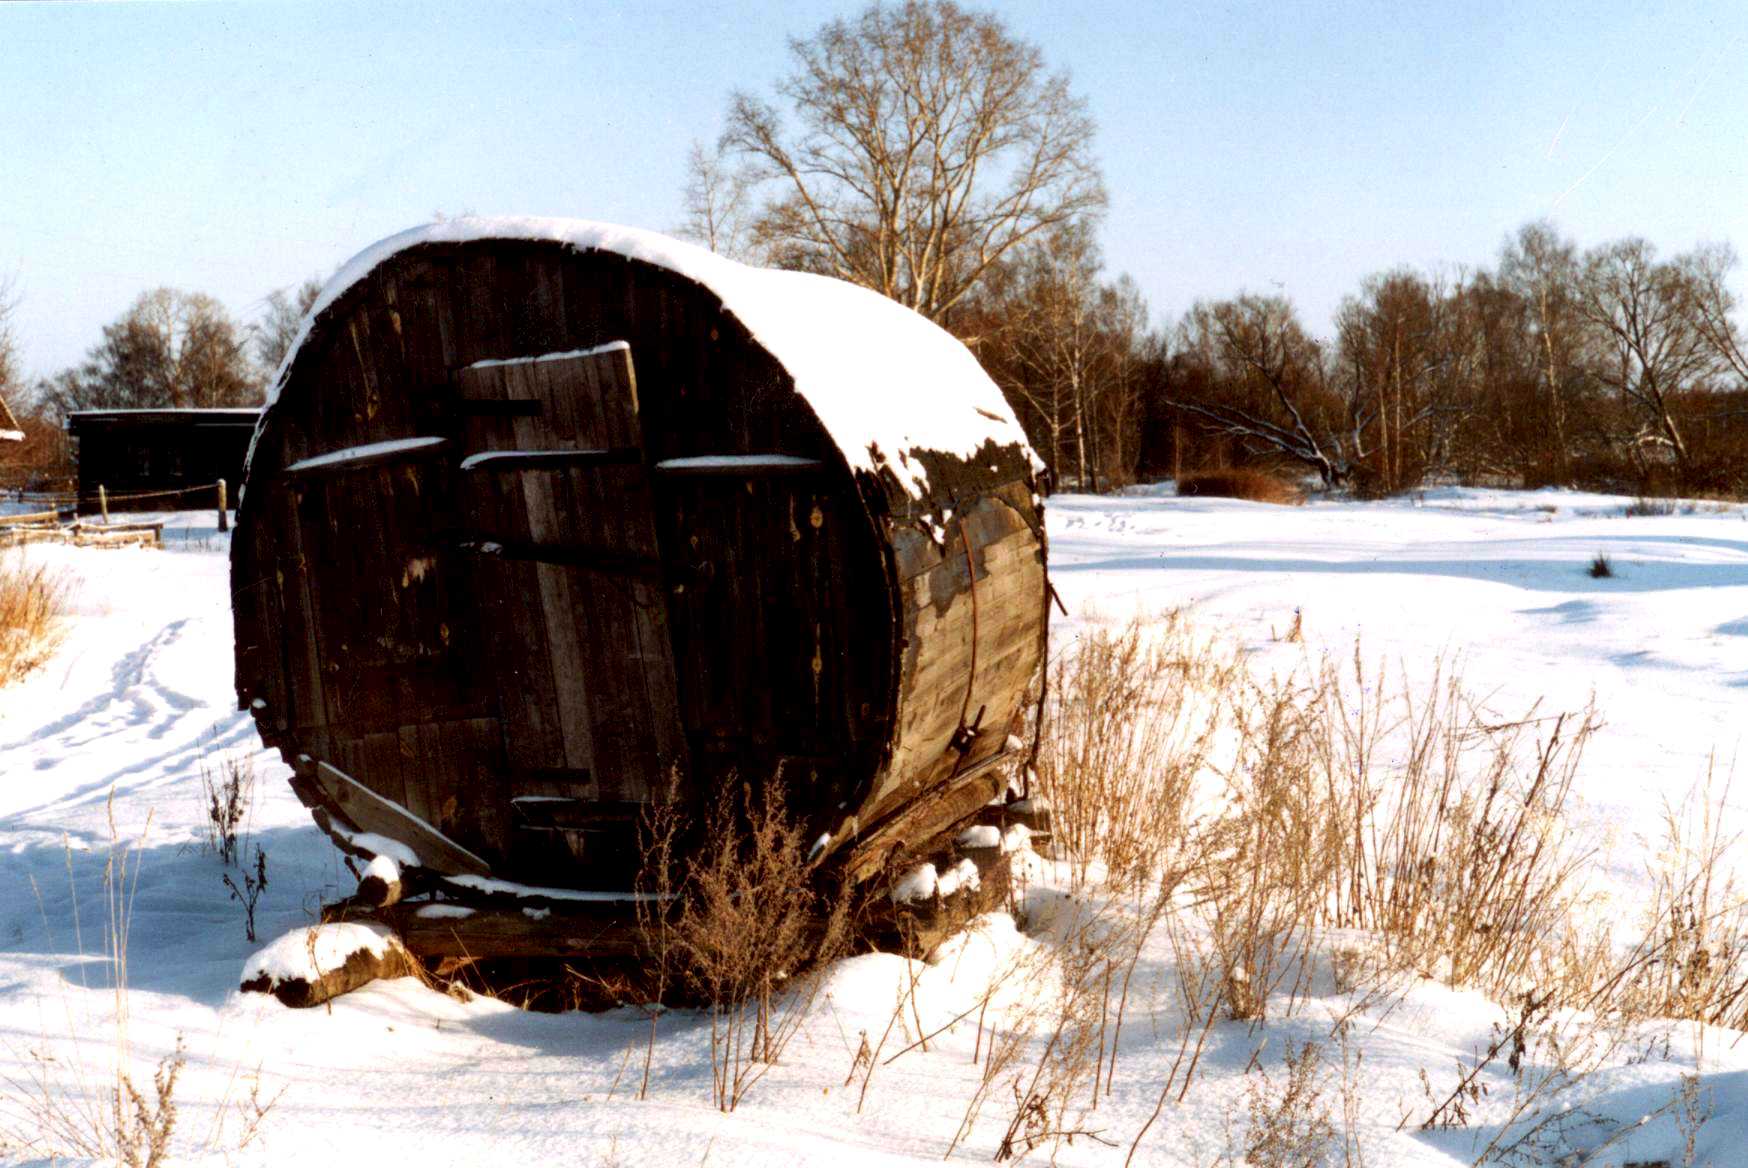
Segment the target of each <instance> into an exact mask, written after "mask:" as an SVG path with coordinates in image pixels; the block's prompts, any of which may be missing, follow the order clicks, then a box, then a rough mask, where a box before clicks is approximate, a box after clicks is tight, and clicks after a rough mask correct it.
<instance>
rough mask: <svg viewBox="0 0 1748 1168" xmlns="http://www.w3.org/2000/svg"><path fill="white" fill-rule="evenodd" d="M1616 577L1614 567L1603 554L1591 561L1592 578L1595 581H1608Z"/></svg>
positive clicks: (1598, 554)
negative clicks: (1611, 577)
mask: <svg viewBox="0 0 1748 1168" xmlns="http://www.w3.org/2000/svg"><path fill="white" fill-rule="evenodd" d="M1613 575H1614V565H1613V564H1611V563H1609V562H1608V557H1607V556H1605V555H1603V554H1602V553H1601V552H1598V553H1597V554H1596V558H1595V559H1594V560H1591V561H1590V576H1591V579H1593V580H1606V579H1608V578H1609V577H1610V576H1613Z"/></svg>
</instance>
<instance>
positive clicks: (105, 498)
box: [97, 483, 109, 526]
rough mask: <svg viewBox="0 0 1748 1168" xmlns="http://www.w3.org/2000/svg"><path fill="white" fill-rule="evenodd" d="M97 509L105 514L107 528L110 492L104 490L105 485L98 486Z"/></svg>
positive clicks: (104, 519)
mask: <svg viewBox="0 0 1748 1168" xmlns="http://www.w3.org/2000/svg"><path fill="white" fill-rule="evenodd" d="M97 509H98V510H99V511H101V512H102V513H103V522H104V525H105V526H108V524H109V492H108V491H106V490H104V489H103V484H102V483H98V484H97Z"/></svg>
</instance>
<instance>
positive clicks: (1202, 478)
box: [1177, 466, 1305, 505]
mask: <svg viewBox="0 0 1748 1168" xmlns="http://www.w3.org/2000/svg"><path fill="white" fill-rule="evenodd" d="M1177 493H1178V494H1179V495H1181V496H1183V497H1185V498H1202V499H1248V500H1249V501H1251V502H1252V503H1279V504H1284V505H1291V504H1298V503H1303V502H1304V501H1305V496H1304V494H1303V493H1302V492H1301V491H1300V490H1299V488H1298V487H1296V486H1294V485H1293V484H1292V483H1289V482H1287V481H1286V480H1284V479H1279V478H1276V477H1275V476H1274V475H1272V474H1269V473H1268V472H1267V471H1260V470H1256V469H1254V468H1252V467H1243V466H1241V467H1232V468H1229V469H1227V470H1204V471H1196V472H1195V473H1193V474H1187V475H1185V476H1184V477H1182V478H1181V479H1179V480H1178V481H1177Z"/></svg>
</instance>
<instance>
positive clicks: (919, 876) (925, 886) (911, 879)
mask: <svg viewBox="0 0 1748 1168" xmlns="http://www.w3.org/2000/svg"><path fill="white" fill-rule="evenodd" d="M940 884H941V881H940V877H939V876H938V875H937V874H936V872H935V866H934V865H933V864H918V865H917V866H916V867H914V868H912V869H911V870H910V871H908V872H906V873H905V874H904V875H903V876H902V877H900V878H899V880H898V882H897V883H896V884H894V885H893V886H892V903H894V904H915V903H916V902H917V901H919V900H929V899H931V898H932V897H933V896H934V895H935V890H936V889H938V888H939V887H940Z"/></svg>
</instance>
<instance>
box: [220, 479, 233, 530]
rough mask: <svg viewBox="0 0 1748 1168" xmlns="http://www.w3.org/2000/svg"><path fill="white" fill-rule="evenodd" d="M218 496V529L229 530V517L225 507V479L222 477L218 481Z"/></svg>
mask: <svg viewBox="0 0 1748 1168" xmlns="http://www.w3.org/2000/svg"><path fill="white" fill-rule="evenodd" d="M218 497H219V516H218V523H219V530H220V531H229V530H230V529H231V517H230V515H229V514H228V513H227V511H226V508H225V480H223V479H220V480H219V481H218Z"/></svg>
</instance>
